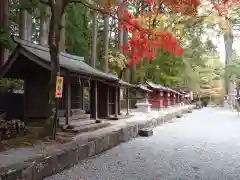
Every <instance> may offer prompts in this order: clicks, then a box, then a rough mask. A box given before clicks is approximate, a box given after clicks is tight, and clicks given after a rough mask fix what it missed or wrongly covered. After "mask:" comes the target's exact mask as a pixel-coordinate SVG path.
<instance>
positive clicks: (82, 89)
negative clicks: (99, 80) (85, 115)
mask: <svg viewBox="0 0 240 180" xmlns="http://www.w3.org/2000/svg"><path fill="white" fill-rule="evenodd" d="M80 91H81V108H82V110H85V109H84V84H83V83H82V85H81V90H80Z"/></svg>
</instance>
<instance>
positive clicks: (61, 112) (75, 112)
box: [58, 109, 86, 117]
mask: <svg viewBox="0 0 240 180" xmlns="http://www.w3.org/2000/svg"><path fill="white" fill-rule="evenodd" d="M85 113H86V112H85V110H82V109H72V110H71V115H78V114H85ZM65 115H66V110H65V109H60V110H59V111H58V116H59V117H65Z"/></svg>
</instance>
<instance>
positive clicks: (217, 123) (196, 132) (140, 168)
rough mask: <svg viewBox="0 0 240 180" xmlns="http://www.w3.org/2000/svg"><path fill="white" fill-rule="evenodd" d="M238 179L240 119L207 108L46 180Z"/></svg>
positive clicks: (230, 114)
mask: <svg viewBox="0 0 240 180" xmlns="http://www.w3.org/2000/svg"><path fill="white" fill-rule="evenodd" d="M85 179H86V180H120V179H121V180H160V179H161V180H225V179H226V180H239V179H240V117H238V116H237V113H233V112H231V111H228V110H225V109H221V108H219V109H213V108H205V109H202V110H197V111H194V112H193V113H192V114H186V115H184V117H183V118H181V119H176V122H173V123H168V124H164V125H162V126H159V127H157V128H156V129H155V130H154V136H152V137H149V138H136V139H134V140H132V141H129V142H127V143H123V144H120V145H119V146H117V147H115V148H113V149H111V150H108V151H107V152H105V153H103V154H101V155H100V156H97V157H94V158H92V159H88V160H85V161H82V162H81V163H79V164H78V165H76V166H75V167H72V168H70V169H68V170H65V171H63V172H61V173H59V174H56V175H54V176H51V177H48V178H45V180H85Z"/></svg>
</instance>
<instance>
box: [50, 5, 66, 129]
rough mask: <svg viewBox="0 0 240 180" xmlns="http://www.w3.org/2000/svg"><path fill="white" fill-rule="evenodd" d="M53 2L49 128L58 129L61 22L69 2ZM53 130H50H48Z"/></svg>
mask: <svg viewBox="0 0 240 180" xmlns="http://www.w3.org/2000/svg"><path fill="white" fill-rule="evenodd" d="M50 2H51V12H52V16H51V20H50V25H49V35H48V44H49V51H50V58H51V77H50V78H51V79H50V82H49V101H48V102H49V104H48V106H49V116H50V118H49V120H48V122H47V124H46V125H47V126H50V127H54V126H55V127H56V125H57V124H56V123H57V122H56V119H54V118H53V116H52V109H53V108H54V107H55V105H56V104H57V99H56V98H55V87H56V77H57V75H60V65H59V54H60V48H59V43H60V38H61V29H62V27H61V22H62V16H63V13H64V10H65V8H66V6H67V4H68V3H69V0H57V1H50ZM47 129H48V130H51V129H50V128H47ZM48 132H52V131H48Z"/></svg>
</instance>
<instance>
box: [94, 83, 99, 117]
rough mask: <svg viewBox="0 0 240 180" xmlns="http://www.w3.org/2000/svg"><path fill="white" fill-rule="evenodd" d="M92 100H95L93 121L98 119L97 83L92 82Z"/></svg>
mask: <svg viewBox="0 0 240 180" xmlns="http://www.w3.org/2000/svg"><path fill="white" fill-rule="evenodd" d="M94 84H95V85H94V98H95V104H94V106H95V119H96V120H97V119H98V88H97V81H94Z"/></svg>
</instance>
